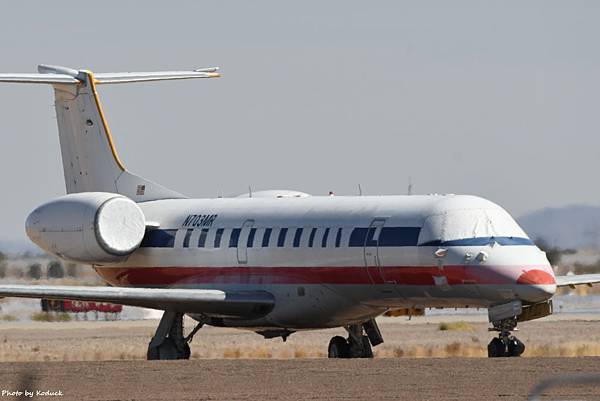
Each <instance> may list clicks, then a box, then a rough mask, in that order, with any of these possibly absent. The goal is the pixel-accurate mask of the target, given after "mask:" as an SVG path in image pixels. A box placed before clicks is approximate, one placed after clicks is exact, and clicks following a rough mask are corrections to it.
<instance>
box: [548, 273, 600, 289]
mask: <svg viewBox="0 0 600 401" xmlns="http://www.w3.org/2000/svg"><path fill="white" fill-rule="evenodd" d="M595 283H600V274H571V275H567V276H556V285H557V286H558V287H567V286H568V287H574V286H576V285H584V284H587V285H590V286H591V285H592V284H595Z"/></svg>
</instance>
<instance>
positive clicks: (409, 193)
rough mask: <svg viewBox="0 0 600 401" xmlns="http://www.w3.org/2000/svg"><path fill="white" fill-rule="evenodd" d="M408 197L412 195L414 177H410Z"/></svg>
mask: <svg viewBox="0 0 600 401" xmlns="http://www.w3.org/2000/svg"><path fill="white" fill-rule="evenodd" d="M407 195H412V177H411V176H408V191H407Z"/></svg>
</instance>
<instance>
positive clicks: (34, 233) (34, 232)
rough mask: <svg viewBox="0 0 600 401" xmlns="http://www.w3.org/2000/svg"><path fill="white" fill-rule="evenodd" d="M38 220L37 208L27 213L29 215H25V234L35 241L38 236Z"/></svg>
mask: <svg viewBox="0 0 600 401" xmlns="http://www.w3.org/2000/svg"><path fill="white" fill-rule="evenodd" d="M39 221H40V219H39V213H38V211H37V209H36V210H34V211H33V212H31V213H29V216H27V220H26V221H25V232H26V233H27V236H28V237H29V238H30V239H31V240H32V241H33V242H35V243H37V241H38V240H39V238H40V228H39Z"/></svg>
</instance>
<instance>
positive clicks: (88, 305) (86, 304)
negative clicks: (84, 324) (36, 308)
mask: <svg viewBox="0 0 600 401" xmlns="http://www.w3.org/2000/svg"><path fill="white" fill-rule="evenodd" d="M41 303H42V311H44V312H67V313H75V314H76V315H75V316H76V317H77V315H78V314H79V313H84V315H85V317H84V318H87V312H95V316H96V319H98V313H104V319H105V320H109V319H110V320H115V319H118V318H119V314H120V313H121V312H122V311H123V305H119V304H111V303H108V302H92V301H71V300H67V299H65V300H54V299H42V302H41Z"/></svg>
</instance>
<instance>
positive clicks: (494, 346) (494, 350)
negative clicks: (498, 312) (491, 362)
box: [488, 337, 507, 358]
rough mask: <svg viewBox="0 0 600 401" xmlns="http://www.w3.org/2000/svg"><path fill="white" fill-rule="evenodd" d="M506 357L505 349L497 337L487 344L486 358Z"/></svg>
mask: <svg viewBox="0 0 600 401" xmlns="http://www.w3.org/2000/svg"><path fill="white" fill-rule="evenodd" d="M504 356H507V355H506V347H505V346H504V343H503V342H502V340H500V339H499V338H498V337H496V338H494V339H492V341H490V343H489V344H488V358H501V357H504Z"/></svg>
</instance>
